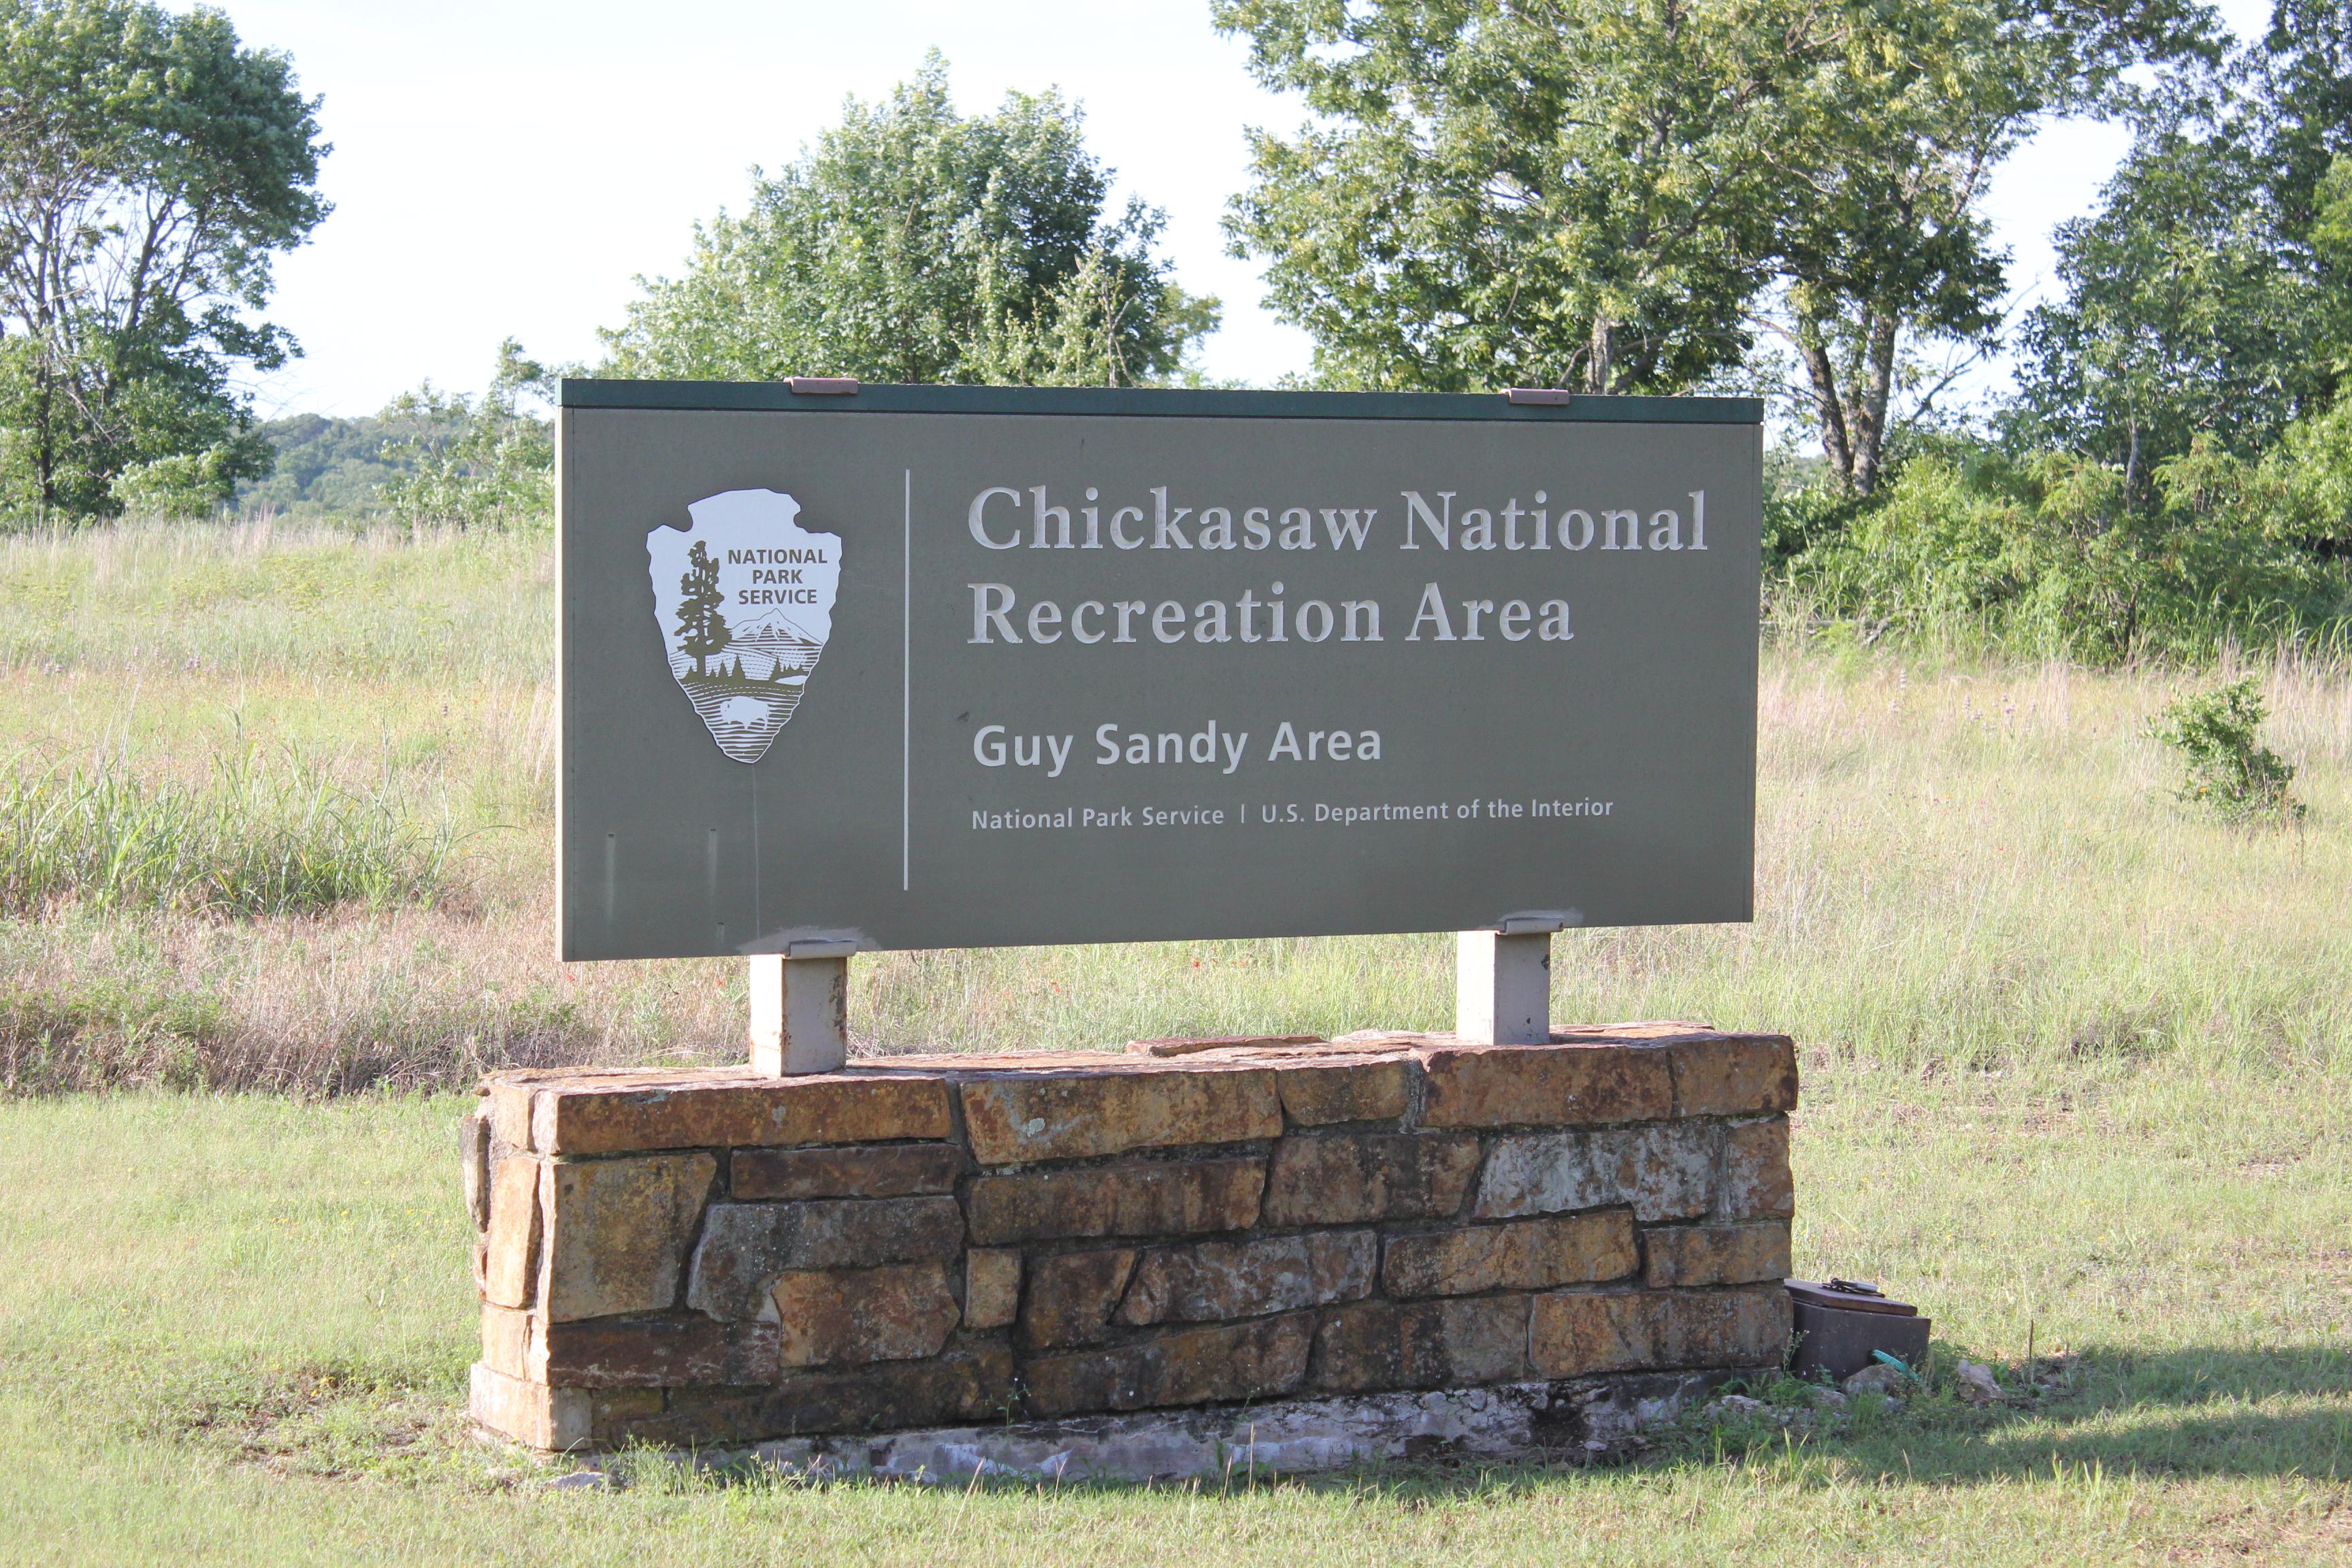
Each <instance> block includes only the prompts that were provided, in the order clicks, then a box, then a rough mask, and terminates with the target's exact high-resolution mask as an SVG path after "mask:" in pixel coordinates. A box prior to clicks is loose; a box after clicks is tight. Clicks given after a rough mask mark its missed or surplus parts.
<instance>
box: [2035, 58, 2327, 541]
mask: <svg viewBox="0 0 2352 1568" xmlns="http://www.w3.org/2000/svg"><path fill="white" fill-rule="evenodd" d="M2244 131H2245V128H2244V127H2243V126H2242V124H2233V123H2231V121H2230V119H2229V118H2228V117H2226V116H2225V115H2223V114H2221V112H2220V111H2219V110H2217V107H2216V106H2215V105H2214V104H2213V103H2212V102H2211V101H2210V100H2208V99H2205V98H2203V97H2202V96H2201V95H2198V96H2175V97H2171V98H2168V100H2166V101H2165V102H2163V103H2162V104H2161V105H2160V106H2159V108H2158V110H2157V111H2156V112H2155V113H2154V114H2152V115H2151V116H2150V117H2149V118H2147V119H2146V120H2144V121H2143V123H2142V124H2141V126H2140V128H2139V131H2138V134H2137V138H2136V140H2135V142H2134V145H2133V147H2132V151H2131V153H2129V154H2128V155H2127V156H2126V158H2125V160H2124V162H2123V164H2122V166H2121V167H2120V168H2119V169H2118V170H2117V171H2116V175H2115V177H2114V179H2112V180H2111V181H2109V182H2108V184H2107V186H2106V189H2105V193H2104V200H2103V202H2102V204H2101V206H2100V208H2099V210H2098V211H2097V212H2096V213H2095V214H2093V215H2091V216H2086V217H2082V218H2076V219H2074V220H2072V221H2070V222H2067V223H2063V224H2061V225H2060V226H2059V227H2058V231H2057V235H2056V240H2057V251H2058V277H2059V279H2061V281H2062V282H2063V284H2064V285H2065V289H2066V294H2065V297H2064V298H2063V300H2057V301H2054V302H2053V303H2050V304H2046V305H2042V306H2040V307H2037V308H2036V309H2035V310H2033V311H2032V312H2031V313H2030V314H2029V315H2028V316H2027V318H2026V321H2025V325H2024V331H2023V333H2022V347H2023V349H2024V364H2023V367H2022V370H2021V375H2020V386H2019V406H2020V413H2021V416H2022V418H2023V422H2024V426H2025V428H2026V430H2027V431H2028V433H2029V435H2030V436H2031V437H2032V438H2033V439H2037V440H2041V441H2046V442H2050V443H2052V444H2054V445H2057V446H2061V447H2068V448H2071V449H2073V450H2074V451H2078V452H2081V453H2084V454H2085V455H2087V456H2090V457H2093V458H2096V459H2098V460H2099V461H2102V462H2105V463H2107V464H2110V465H2112V466H2113V467H2115V468H2116V469H2117V470H2118V471H2120V473H2121V474H2122V476H2123V482H2124V489H2125V494H2126V498H2127V499H2128V500H2131V501H2132V502H2133V503H2134V504H2138V505H2146V504H2147V503H2148V502H2149V501H2150V500H2151V499H2152V491H2151V489H2150V486H2151V485H2152V483H2153V475H2154V472H2155V470H2156V468H2157V465H2158V464H2160V463H2162V462H2164V461H2165V460H2167V459H2168V458H2176V457H2179V456H2180V455H2182V454H2184V453H2186V452H2188V451H2189V448H2190V447H2191V446H2192V445H2193V444H2194V443H2195V442H2196V440H2197V439H2198V438H2199V437H2210V439H2211V440H2212V441H2213V442H2215V443H2216V444H2217V445H2218V447H2220V449H2221V450H2224V451H2227V452H2231V453H2233V454H2235V455H2237V456H2240V457H2254V456H2258V455H2259V454H2260V453H2261V452H2262V451H2263V450H2264V449H2266V448H2267V447H2269V446H2270V445H2271V444H2272V443H2273V442H2274V441H2275V440H2276V439H2277V438H2278V437H2279V434H2280V432H2281V431H2282V430H2283V429H2284V427H2285V426H2286V425H2287V424H2288V422H2289V421H2291V420H2292V419H2294V417H2295V416H2296V415H2297V414H2298V412H2300V411H2302V410H2303V409H2305V407H2307V406H2309V405H2310V404H2311V403H2312V401H2313V400H2314V397H2315V394H2316V393H2317V391H2318V389H2319V384H2320V382H2321V380H2322V377H2323V372H2324V364H2323V360H2324V355H2323V354H2322V353H2321V342H2320V339H2321V336H2322V327H2323V323H2322V315H2323V307H2322V294H2321V291H2320V289H2319V288H2318V287H2317V282H2316V280H2315V279H2314V278H2313V277H2312V275H2311V272H2310V269H2309V268H2307V267H2306V266H2305V265H2304V264H2303V262H2302V259H2301V258H2299V257H2298V256H2297V255H2296V254H2295V253H2294V252H2295V247H2294V245H2293V244H2292V242H2291V241H2290V240H2289V239H2288V238H2287V237H2286V235H2285V234H2284V232H2283V224H2282V216H2283V215H2282V214H2281V212H2280V210H2279V208H2278V206H2277V205H2276V204H2275V202H2274V201H2273V186H2272V184H2271V166H2270V164H2269V163H2268V162H2267V160H2266V159H2265V157H2264V154H2263V148H2262V147H2261V145H2260V144H2259V142H2258V141H2257V139H2256V138H2255V137H2253V136H2250V135H2248V134H2245V133H2244Z"/></svg>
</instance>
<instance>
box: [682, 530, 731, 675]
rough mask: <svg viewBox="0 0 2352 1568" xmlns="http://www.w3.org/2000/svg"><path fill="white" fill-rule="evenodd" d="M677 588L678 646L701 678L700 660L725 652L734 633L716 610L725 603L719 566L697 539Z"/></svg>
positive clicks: (708, 548)
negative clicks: (720, 583) (692, 661)
mask: <svg viewBox="0 0 2352 1568" xmlns="http://www.w3.org/2000/svg"><path fill="white" fill-rule="evenodd" d="M677 586H678V592H679V593H680V595H683V596H682V597H681V598H679V600H678V602H677V645H678V647H682V648H684V649H685V650H686V653H687V657H688V658H691V659H693V660H694V673H695V674H697V675H700V674H702V673H703V668H702V661H703V660H704V659H705V658H708V657H709V656H710V655H712V654H715V653H719V652H722V651H724V649H725V648H726V647H727V645H728V644H729V643H731V642H733V641H734V640H735V634H734V633H733V632H732V631H730V629H729V628H728V626H727V617H726V616H723V615H721V614H719V606H720V605H724V604H725V603H726V602H727V595H726V594H725V593H724V592H722V591H721V590H720V588H719V563H718V562H716V561H713V560H712V559H711V558H710V547H709V545H707V544H705V543H704V542H702V541H701V540H699V539H698V540H696V541H695V542H694V548H693V549H691V550H689V551H688V552H686V575H684V576H683V577H680V578H679V579H678V580H677Z"/></svg>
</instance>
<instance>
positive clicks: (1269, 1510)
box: [0, 1064, 2352, 1568]
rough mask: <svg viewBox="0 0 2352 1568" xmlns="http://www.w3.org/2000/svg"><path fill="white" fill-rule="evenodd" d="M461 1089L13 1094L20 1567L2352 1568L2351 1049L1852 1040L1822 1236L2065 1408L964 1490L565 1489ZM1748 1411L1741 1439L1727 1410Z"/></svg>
mask: <svg viewBox="0 0 2352 1568" xmlns="http://www.w3.org/2000/svg"><path fill="white" fill-rule="evenodd" d="M461 1104H462V1102H461V1101H460V1100H457V1099H455V1098H452V1097H446V1096H443V1097H434V1098H419V1097H378V1096H370V1097H363V1098H358V1099H352V1100H343V1101H339V1102H335V1103H331V1104H328V1105H323V1106H309V1107H305V1106H299V1105H296V1104H294V1103H292V1102H289V1101H288V1100H282V1099H273V1098H268V1097H221V1098H209V1097H186V1096H173V1095H164V1094H134V1095H124V1096H110V1097H98V1096H81V1097H71V1098H65V1099H49V1100H18V1101H16V1102H13V1103H9V1104H6V1105H5V1106H0V1256H5V1257H7V1258H12V1259H15V1260H16V1262H15V1263H14V1265H13V1266H12V1267H11V1268H8V1269H7V1270H5V1272H0V1366H5V1389H6V1392H5V1393H0V1464H5V1466H6V1468H7V1471H8V1473H9V1474H10V1475H11V1478H12V1480H11V1485H10V1486H9V1487H8V1488H5V1489H0V1498H5V1500H0V1557H5V1556H6V1555H7V1554H8V1553H9V1552H12V1551H15V1552H23V1553H26V1554H27V1555H28V1556H29V1555H30V1554H31V1553H32V1552H34V1549H35V1547H36V1544H37V1543H38V1542H57V1541H60V1540H66V1539H71V1540H73V1541H74V1542H75V1543H76V1545H75V1551H74V1552H73V1553H72V1560H74V1561H89V1562H107V1561H123V1562H131V1561H152V1560H154V1559H155V1558H157V1557H160V1556H163V1555H166V1554H169V1555H172V1556H176V1557H181V1558H197V1559H208V1560H219V1561H233V1562H281V1561H282V1562H323V1561H335V1562H341V1561H355V1562H395V1563H425V1562H437V1561H449V1560H453V1559H454V1560H460V1561H497V1562H502V1563H608V1562H609V1563H627V1562H633V1561H639V1560H642V1559H643V1558H644V1557H645V1556H646V1555H647V1554H655V1555H657V1556H658V1558H659V1560H661V1561H666V1562H677V1563H731V1562H755V1563H758V1562H777V1563H782V1562H787V1561H791V1562H824V1563H831V1562H843V1563H866V1562H873V1563H892V1562H904V1561H907V1560H908V1558H909V1557H910V1556H916V1555H919V1556H921V1557H922V1558H924V1559H926V1560H930V1561H937V1562H941V1563H967V1562H969V1563H1000V1562H1001V1563H1039V1562H1042V1563H1096V1562H1103V1561H1121V1562H1152V1561H1163V1560H1166V1559H1168V1558H1171V1557H1173V1556H1176V1555H1179V1554H1181V1555H1183V1556H1185V1557H1186V1558H1188V1559H1191V1560H1196V1561H1202V1562H1207V1563H1260V1562H1268V1561H1276V1562H1298V1563H1358V1562H1380V1561H1391V1560H1422V1559H1424V1558H1427V1557H1431V1556H1435V1555H1443V1556H1444V1557H1445V1558H1446V1559H1447V1560H1449V1561H1461V1562H1467V1563H1490V1562H1491V1563H1507V1562H1535V1561H1540V1562H1547V1563H1552V1562H1558V1563H1756V1562H1780V1561H1789V1562H1797V1561H1801V1560H1807V1561H1810V1560H1815V1557H1816V1554H1820V1553H1829V1554H1835V1555H1838V1556H1841V1557H1843V1558H1844V1559H1846V1560H1852V1561H1862V1562H1871V1563H1947V1562H1950V1561H1952V1560H1953V1558H1954V1554H1955V1553H1956V1552H1960V1551H1962V1550H1963V1549H1965V1551H1966V1552H1967V1554H1968V1556H1969V1559H1970V1560H1971V1561H1972V1562H1973V1563H1981V1564H1984V1565H1986V1568H1996V1565H2000V1564H2009V1563H2047V1562H2061V1561H2071V1562H2141V1561H2147V1562H2170V1561H2203V1560H2217V1561H2218V1560H2230V1561H2245V1560H2249V1559H2252V1560H2261V1561H2272V1562H2280V1563H2308V1562H2318V1561H2327V1560H2339V1559H2341V1560H2352V1514H2347V1502H2352V1496H2347V1485H2352V1364H2347V1360H2346V1356H2345V1346H2346V1343H2347V1337H2346V1335H2347V1326H2352V1302H2348V1301H2347V1294H2346V1291H2347V1284H2352V1258H2347V1249H2346V1247H2345V1246H2344V1238H2345V1237H2346V1236H2347V1234H2352V1232H2347V1225H2352V1168H2347V1167H2352V1152H2347V1150H2352V1145H2347V1139H2346V1136H2345V1134H2346V1131H2347V1121H2348V1120H2352V1111H2347V1110H2346V1108H2345V1106H2344V1105H2343V1103H2342V1096H2341V1095H2340V1094H2338V1093H2336V1092H2335V1091H2334V1089H2332V1087H2331V1086H2330V1085H2328V1084H2326V1082H2324V1081H2321V1080H2319V1079H2306V1080H2305V1081H2302V1082H2299V1083H2298V1082H2286V1081H2274V1082H2270V1083H2267V1084H2250V1083H2249V1082H2248V1081H2247V1080H2246V1079H2244V1078H2242V1077H2238V1076H2232V1077H2223V1078H2212V1077H2207V1076H2203V1075H2199V1074H2195V1073H2189V1072H2184V1071H2181V1070H2179V1069H2177V1068H2173V1067H2170V1066H2165V1067H2160V1068H2157V1069H2155V1070H2153V1071H2150V1070H2143V1069H2139V1068H2113V1067H2110V1068H2106V1069H2105V1070H2069V1071H2065V1072H2061V1073H2054V1074H2045V1075H2037V1074H2023V1073H2009V1074H2001V1075H1998V1076H1997V1075H1993V1074H1987V1073H1943V1074H1938V1075H1932V1076H1926V1075H1921V1074H1919V1073H1916V1072H1911V1071H1898V1070H1895V1069H1892V1068H1884V1067H1880V1068H1867V1069H1857V1068H1853V1067H1850V1066H1846V1067H1841V1066H1833V1065H1832V1066H1822V1065H1818V1064H1817V1065H1815V1066H1814V1068H1812V1070H1811V1078H1810V1082H1809V1087H1808V1104H1807V1106H1806V1108H1805V1109H1804V1110H1802V1111H1801V1114H1800V1119H1799V1124H1798V1135H1797V1138H1796V1141H1795V1152H1796V1158H1797V1162H1798V1180H1799V1190H1800V1192H1801V1194H1804V1197H1803V1202H1802V1206H1801V1213H1800V1216H1799V1222H1798V1257H1799V1264H1800V1267H1801V1268H1808V1269H1822V1270H1826V1269H1835V1270H1837V1271H1839V1272H1843V1273H1848V1274H1864V1275H1868V1276H1872V1277H1875V1278H1877V1279H1881V1280H1883V1281H1884V1282H1885V1284H1886V1285H1887V1286H1888V1287H1889V1288H1890V1289H1895V1290H1897V1291H1899V1292H1902V1293H1905V1294H1906V1295H1909V1296H1911V1297H1912V1298H1913V1299H1916V1300H1920V1301H1922V1302H1924V1303H1925V1304H1926V1305H1927V1307H1928V1309H1929V1310H1931V1311H1933V1312H1934V1313H1936V1315H1937V1336H1938V1338H1939V1339H1940V1340H1943V1341H1945V1342H1948V1343H1949V1344H1951V1345H1954V1346H1958V1347H1965V1348H1967V1349H1969V1350H1970V1351H1972V1352H1976V1353H1979V1354H1982V1355H1987V1356H1990V1357H1994V1358H1997V1359H2000V1360H2003V1361H2012V1362H2013V1361H2016V1360H2018V1359H2021V1357H2022V1356H2023V1355H2024V1353H2025V1350H2026V1340H2027V1335H2028V1333H2029V1331H2031V1333H2032V1336H2033V1341H2034V1343H2035V1346H2036V1348H2037V1350H2038V1351H2039V1352H2042V1354H2045V1355H2046V1354H2050V1353H2053V1352H2056V1351H2057V1350H2059V1349H2060V1348H2063V1349H2065V1350H2067V1351H2070V1352H2075V1353H2078V1354H2081V1355H2083V1356H2084V1357H2085V1358H2086V1361H2085V1363H2084V1372H2083V1373H2082V1374H2081V1382H2082V1385H2083V1386H2082V1391H2081V1392H2080V1393H2079V1394H2075V1395H2074V1396H2073V1397H2071V1398H2063V1399H2056V1400H2053V1401H2050V1402H2048V1403H2047V1404H2046V1405H2044V1406H2043V1407H2042V1408H2041V1409H2037V1410H2017V1411H2002V1412H1998V1413H1985V1412H1979V1411H1973V1410H1969V1409H1967V1408H1965V1407H1963V1406H1959V1405H1955V1404H1953V1403H1951V1402H1950V1401H1948V1400H1940V1399H1939V1400H1929V1401H1925V1402H1923V1404H1922V1405H1921V1406H1920V1407H1919V1408H1918V1409H1916V1410H1914V1411H1912V1412H1907V1413H1906V1414H1904V1415H1897V1416H1894V1417H1891V1418H1889V1419H1887V1420H1885V1421H1883V1422H1881V1423H1877V1424H1875V1425H1870V1424H1864V1425H1861V1426H1857V1428H1856V1430H1854V1431H1853V1432H1852V1433H1850V1434H1848V1435H1846V1436H1838V1437H1832V1438H1827V1439H1813V1440H1811V1441H1807V1440H1802V1439H1800V1440H1797V1441H1795V1442H1792V1443H1785V1444H1784V1443H1783V1442H1782V1441H1781V1440H1780V1439H1779V1438H1778V1437H1775V1438H1773V1439H1772V1440H1771V1441H1769V1442H1768V1443H1763V1444H1761V1445H1760V1446H1758V1447H1752V1448H1751V1447H1747V1446H1746V1441H1745V1439H1746V1438H1747V1437H1748V1436H1752V1435H1746V1434H1741V1433H1738V1432H1730V1433H1724V1434H1717V1433H1709V1432H1704V1431H1701V1432H1694V1433H1691V1434H1688V1435H1687V1436H1685V1440H1684V1442H1683V1443H1681V1444H1680V1445H1670V1446H1669V1447H1667V1448H1666V1449H1665V1451H1664V1452H1663V1453H1662V1454H1661V1455H1660V1456H1659V1457H1656V1458H1652V1459H1650V1460H1648V1461H1645V1462H1643V1463H1639V1464H1635V1465H1633V1466H1631V1467H1629V1468H1617V1469H1600V1470H1591V1471H1580V1470H1543V1469H1529V1468H1502V1469H1493V1470H1486V1471H1475V1470H1474V1471H1447V1470H1433V1469H1423V1470H1418V1471H1401V1472H1393V1473H1382V1474H1372V1475H1362V1476H1353V1477H1341V1478H1332V1479H1322V1480H1316V1481H1309V1482H1297V1483H1284V1484H1279V1485H1273V1486H1267V1485H1263V1484H1261V1485H1260V1486H1259V1487H1258V1488H1257V1489H1256V1490H1255V1492H1251V1491H1250V1490H1249V1489H1247V1488H1246V1487H1245V1486H1239V1485H1237V1488H1236V1490H1237V1491H1238V1492H1239V1493H1240V1494H1241V1495H1236V1496H1231V1497H1225V1496H1218V1495H1216V1494H1215V1491H1214V1489H1212V1491H1211V1493H1210V1494H1208V1495H1199V1494H1195V1493H1192V1492H1189V1491H1181V1490H1179V1491H1171V1490H1169V1489H1164V1488H1163V1489H1140V1488H1071V1489H1060V1490H1053V1489H1048V1490H1045V1491H1043V1492H1040V1491H1039V1490H1037V1489H1034V1488H1024V1487H1017V1486H1014V1487H1008V1486H998V1487H991V1488H987V1489H982V1491H980V1492H978V1493H976V1494H971V1495H967V1494H966V1493H965V1492H963V1491H962V1490H960V1489H947V1490H945V1491H940V1492H929V1491H921V1490H917V1489H893V1488H887V1487H872V1486H857V1485H848V1486H835V1487H832V1488H824V1489H803V1488H799V1487H795V1486H792V1485H750V1486H744V1485H736V1486H723V1485H719V1484H715V1483H710V1482H702V1483H699V1484H693V1483H688V1484H674V1485H670V1486H647V1487H641V1488H638V1489H632V1490H629V1491H625V1492H622V1493H619V1494H614V1495H597V1496H580V1495H569V1494H559V1493H549V1492H546V1491H545V1490H544V1489H542V1485H541V1483H542V1481H543V1479H544V1478H545V1476H546V1475H548V1474H550V1473H551V1471H548V1470H543V1469H541V1468H540V1467H539V1466H537V1465H536V1464H535V1463H533V1462H531V1461H529V1460H526V1459H524V1458H520V1457H519V1456H517V1455H515V1454H514V1453H512V1452H511V1451H509V1450H505V1449H502V1448H498V1447H489V1446H486V1445H482V1444H479V1443H478V1442H476V1441H474V1440H473V1439H471V1438H469V1437H468V1436H467V1435H466V1434H465V1432H464V1430H463V1428H462V1425H461V1423H460V1422H459V1421H458V1419H457V1401H458V1399H459V1391H460V1384H461V1380H462V1373H463V1368H464V1366H465V1364H466V1363H467V1361H468V1360H469V1359H470V1358H471V1356H472V1354H473V1330H474V1306H473V1300H472V1293H471V1289H470V1286H469V1284H468V1281H467V1266H466V1257H467V1247H468V1245H469V1240H470V1232H469V1230H468V1228H467V1224H466V1221H465V1219H464V1216H463V1215H462V1212H461V1210H460V1205H459V1204H458V1202H457V1191H456V1181H455V1175H454V1169H453V1167H454V1160H453V1157H452V1151H453V1145H454V1140H453V1138H452V1135H451V1126H452V1123H453V1121H454V1119H455V1117H456V1116H457V1113H458V1110H460V1107H461ZM1719 1444H1720V1447H1718V1445H1719Z"/></svg>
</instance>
